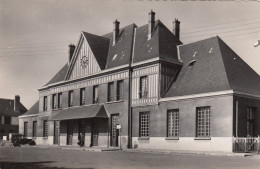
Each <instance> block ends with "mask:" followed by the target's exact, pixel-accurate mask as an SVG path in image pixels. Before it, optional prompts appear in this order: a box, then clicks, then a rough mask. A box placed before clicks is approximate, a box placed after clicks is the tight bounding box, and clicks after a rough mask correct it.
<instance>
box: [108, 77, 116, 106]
mask: <svg viewBox="0 0 260 169" xmlns="http://www.w3.org/2000/svg"><path fill="white" fill-rule="evenodd" d="M114 88H115V83H114V82H109V83H108V84H107V102H112V101H114V95H115V92H114Z"/></svg>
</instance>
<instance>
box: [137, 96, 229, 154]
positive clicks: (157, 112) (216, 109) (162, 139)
mask: <svg viewBox="0 0 260 169" xmlns="http://www.w3.org/2000/svg"><path fill="white" fill-rule="evenodd" d="M204 106H210V110H211V112H210V122H211V140H195V138H196V107H204ZM170 109H179V116H180V119H179V139H178V140H175V141H172V140H171V141H169V140H167V139H168V138H167V110H170ZM142 111H150V129H149V130H150V138H149V140H139V139H138V137H139V112H142ZM132 116H133V147H139V148H155V149H156V148H166V147H167V146H169V148H170V149H178V150H181V149H182V150H198V149H201V150H203V151H204V150H205V151H211V150H214V151H217V150H218V151H232V134H233V125H232V121H233V97H232V96H231V95H224V96H215V97H206V98H196V99H187V100H177V101H168V102H160V104H159V105H154V106H146V107H137V108H134V109H133V115H132ZM155 140H158V143H157V144H156V142H155ZM169 144H170V145H169ZM171 144H174V145H171ZM188 144H190V145H194V146H190V145H188ZM218 144H220V145H225V146H220V147H219V146H218ZM196 146H198V147H196ZM200 146H202V147H201V148H199V147H200ZM205 147H208V148H205ZM216 147H218V148H217V149H216Z"/></svg>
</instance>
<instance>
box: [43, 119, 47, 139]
mask: <svg viewBox="0 0 260 169" xmlns="http://www.w3.org/2000/svg"><path fill="white" fill-rule="evenodd" d="M43 137H48V121H47V120H44V121H43Z"/></svg>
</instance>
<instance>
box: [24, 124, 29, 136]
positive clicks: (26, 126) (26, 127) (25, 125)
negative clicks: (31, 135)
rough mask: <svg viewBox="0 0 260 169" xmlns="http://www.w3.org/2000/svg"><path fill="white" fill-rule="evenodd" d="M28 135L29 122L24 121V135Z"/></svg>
mask: <svg viewBox="0 0 260 169" xmlns="http://www.w3.org/2000/svg"><path fill="white" fill-rule="evenodd" d="M27 136H28V122H24V137H27Z"/></svg>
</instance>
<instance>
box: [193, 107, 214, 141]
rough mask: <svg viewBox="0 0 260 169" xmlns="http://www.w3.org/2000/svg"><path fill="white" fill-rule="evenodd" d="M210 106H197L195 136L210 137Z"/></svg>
mask: <svg viewBox="0 0 260 169" xmlns="http://www.w3.org/2000/svg"><path fill="white" fill-rule="evenodd" d="M210 132H211V131H210V107H198V108H197V112H196V136H197V137H210Z"/></svg>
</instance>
